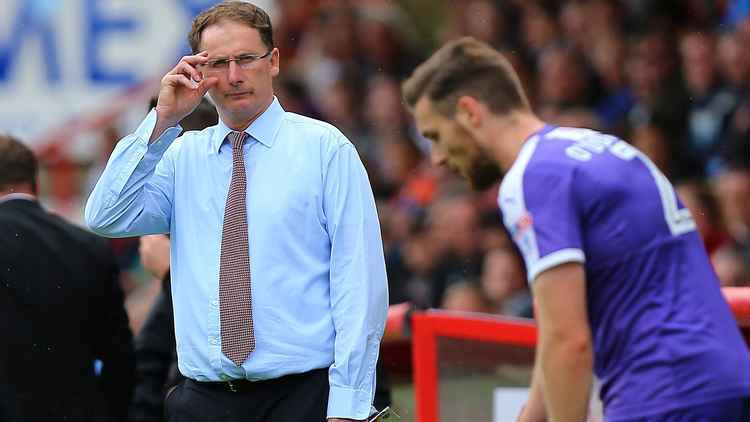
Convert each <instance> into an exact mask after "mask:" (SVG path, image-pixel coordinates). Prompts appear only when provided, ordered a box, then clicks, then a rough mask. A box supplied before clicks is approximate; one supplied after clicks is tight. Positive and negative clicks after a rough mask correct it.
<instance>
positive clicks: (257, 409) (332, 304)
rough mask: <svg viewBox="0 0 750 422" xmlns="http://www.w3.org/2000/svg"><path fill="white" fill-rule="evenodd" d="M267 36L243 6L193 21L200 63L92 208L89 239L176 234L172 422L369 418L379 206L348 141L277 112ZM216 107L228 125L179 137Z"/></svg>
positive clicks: (160, 108)
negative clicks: (232, 303)
mask: <svg viewBox="0 0 750 422" xmlns="http://www.w3.org/2000/svg"><path fill="white" fill-rule="evenodd" d="M271 34H272V29H271V22H270V18H269V17H268V15H267V14H266V13H265V12H264V11H263V10H262V9H260V8H258V7H256V6H254V5H252V4H250V3H246V2H225V3H221V4H219V5H217V6H214V7H212V8H211V9H208V10H206V11H204V12H203V13H201V14H200V15H198V16H197V17H196V18H195V20H194V22H193V28H192V30H191V33H190V35H189V41H190V44H191V47H192V48H193V51H194V53H196V54H194V55H192V56H186V57H183V58H182V60H180V62H179V63H178V64H177V65H176V66H175V67H174V68H173V69H172V70H171V71H170V72H169V73H168V74H167V75H166V76H164V78H163V79H162V85H161V90H160V92H159V100H158V103H157V106H156V108H155V109H154V110H152V111H151V112H150V113H149V114H148V116H147V117H146V118H145V120H144V121H143V122H142V123H141V124H140V126H139V127H138V129H137V130H136V131H135V132H134V133H133V134H131V135H128V136H126V137H125V138H124V139H122V140H121V141H120V142H119V143H118V144H117V147H116V148H115V150H114V152H113V153H112V156H111V158H110V160H109V163H108V164H107V168H106V170H105V171H104V173H103V174H102V176H101V179H100V180H99V182H98V183H97V185H96V187H95V189H94V191H93V192H92V194H91V197H90V198H89V200H88V203H87V204H86V211H85V219H86V223H87V224H88V225H89V227H91V229H92V230H93V231H95V232H96V233H99V234H102V235H105V236H111V237H119V236H140V235H144V234H153V233H170V234H171V240H172V252H171V274H172V294H173V299H174V313H175V331H176V338H177V354H178V364H179V368H180V372H182V374H183V375H185V376H186V377H187V378H188V380H187V381H186V382H185V383H184V384H181V385H180V386H178V387H177V388H176V389H175V390H174V391H171V392H170V393H169V394H168V395H167V399H166V400H167V402H166V404H165V407H166V409H167V413H168V414H169V420H175V421H182V420H185V419H183V418H184V417H185V415H190V418H191V419H190V420H196V421H198V420H200V421H213V420H226V421H268V420H273V421H274V422H276V421H282V422H283V421H298V420H323V419H325V418H328V420H329V421H342V420H363V419H365V418H366V417H367V416H368V415H369V414H370V410H371V404H372V400H373V394H374V384H375V377H374V374H375V363H376V360H377V357H378V350H379V344H380V339H381V336H382V333H383V329H384V325H385V317H386V312H387V303H388V301H387V283H386V273H385V264H384V260H383V250H382V242H381V238H380V228H379V224H378V218H377V214H376V211H375V201H374V198H373V194H372V190H371V187H370V184H369V181H368V179H367V174H366V172H365V170H364V167H363V165H362V162H361V160H360V158H359V156H358V154H357V152H356V150H355V149H354V147H353V145H352V144H351V143H350V142H349V141H348V140H347V139H346V138H345V137H344V135H343V134H341V132H340V131H338V130H337V129H336V128H335V127H333V126H331V125H329V124H327V123H324V122H320V121H317V120H313V119H310V118H307V117H303V116H299V115H296V114H293V113H288V112H285V111H284V109H283V108H282V106H281V104H279V102H278V100H277V99H276V98H275V97H274V95H273V90H272V80H273V77H275V76H276V75H278V73H279V50H278V49H276V48H274V47H273V38H272V35H271ZM207 92H208V93H209V95H210V97H211V99H212V100H213V102H214V103H215V104H216V108H217V111H218V113H219V117H220V121H219V123H218V124H217V125H216V126H212V127H209V128H207V129H204V130H202V131H192V132H186V133H184V134H183V135H182V136H179V134H180V132H181V128H180V127H179V126H177V122H179V121H180V120H181V119H182V118H183V117H184V116H186V115H187V114H189V113H190V112H191V111H192V110H193V109H194V108H195V107H196V106H197V104H198V103H199V102H200V99H201V98H202V97H203V96H204V95H205V93H207ZM238 132H239V134H241V133H242V132H244V133H245V134H246V140H245V142H244V144H243V145H241V146H238V147H237V148H241V155H237V154H238V153H237V152H235V156H234V157H233V144H232V142H230V139H229V138H232V139H235V135H231V136H229V135H230V134H237V136H239V134H238ZM178 136H179V137H178ZM233 158H234V161H233ZM238 159H239V160H240V161H239V162H240V163H242V162H243V161H244V174H245V175H246V194H245V195H244V197H245V201H244V202H245V207H243V209H244V210H245V211H246V216H247V217H246V220H247V224H246V227H247V247H246V251H247V252H246V256H245V257H244V259H245V260H248V258H249V264H250V265H249V268H247V266H246V267H245V268H243V269H239V270H237V271H238V272H240V273H241V272H244V273H247V275H248V276H250V277H249V279H250V280H248V283H249V286H250V289H249V290H250V292H249V293H250V297H251V306H250V314H251V323H250V324H249V326H247V327H245V326H243V327H241V328H242V333H243V335H245V334H247V333H248V332H250V336H251V337H252V338H253V342H254V348H253V347H251V350H252V351H251V352H250V353H249V356H248V357H247V358H244V360H242V359H240V363H239V364H237V363H235V362H234V361H233V360H236V359H230V358H228V357H227V356H226V354H225V353H224V352H223V350H224V349H223V347H222V345H223V346H224V347H227V346H228V345H229V344H232V345H233V346H234V344H233V343H238V342H239V343H242V342H244V341H245V340H240V338H230V339H228V338H222V335H221V333H222V332H223V330H224V327H223V326H222V324H223V323H224V322H223V320H224V315H223V314H222V311H221V309H220V308H221V306H220V303H224V302H222V300H224V299H221V300H220V273H221V272H222V268H221V267H222V266H223V265H224V264H225V259H224V254H222V248H227V249H228V248H229V247H230V246H234V244H236V243H238V242H234V241H233V242H232V243H233V244H232V245H227V244H224V245H223V244H222V236H223V235H224V237H225V238H226V233H227V231H224V234H223V230H224V226H225V222H226V221H228V220H226V218H228V217H227V216H225V208H228V207H225V206H226V205H227V198H228V195H229V193H230V181H232V186H235V185H234V180H232V179H233V177H235V173H236V172H237V170H238V169H237V168H236V167H237V162H238V161H237V160H238ZM240 167H242V166H240ZM233 189H234V188H233ZM233 224H234V223H233ZM243 224H244V222H243ZM233 227H234V226H233ZM232 234H233V235H236V234H237V232H236V231H235V232H232ZM247 255H249V257H248V256H247ZM235 275H236V274H235ZM222 283H223V281H222ZM221 288H222V289H223V287H221ZM242 293H247V292H242ZM225 312H226V311H225ZM241 338H244V337H241ZM243 346H247V345H243Z"/></svg>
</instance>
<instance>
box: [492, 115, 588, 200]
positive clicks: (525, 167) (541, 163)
mask: <svg viewBox="0 0 750 422" xmlns="http://www.w3.org/2000/svg"><path fill="white" fill-rule="evenodd" d="M560 129H573V130H576V129H575V128H563V127H556V126H547V127H545V128H544V129H542V130H541V131H539V132H538V133H536V134H534V135H533V136H531V137H530V138H529V139H528V140H526V142H525V143H524V145H523V147H522V148H521V151H520V152H519V154H518V157H516V160H515V161H514V163H513V165H512V166H511V168H510V170H509V171H508V172H507V173H506V175H505V177H504V178H503V182H502V184H501V185H500V196H501V197H502V196H506V197H517V196H521V195H523V194H524V187H525V186H529V185H544V179H548V180H549V178H560V177H568V176H569V175H570V174H571V173H573V172H575V171H576V168H577V167H578V166H579V165H580V163H581V162H580V161H578V160H571V159H570V157H569V155H568V154H567V153H566V149H568V148H569V147H571V146H574V145H575V138H574V137H571V136H568V135H567V134H566V133H565V132H557V131H559V130H560ZM573 133H577V130H576V132H573ZM537 178H538V179H540V180H539V182H540V183H532V184H529V183H525V181H529V180H530V179H537Z"/></svg>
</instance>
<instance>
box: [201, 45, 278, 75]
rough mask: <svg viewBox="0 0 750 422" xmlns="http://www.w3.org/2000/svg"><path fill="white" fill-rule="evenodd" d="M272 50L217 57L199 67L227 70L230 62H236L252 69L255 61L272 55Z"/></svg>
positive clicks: (219, 70)
mask: <svg viewBox="0 0 750 422" xmlns="http://www.w3.org/2000/svg"><path fill="white" fill-rule="evenodd" d="M271 52H272V50H268V52H266V54H240V55H239V56H237V57H234V58H229V57H227V58H225V59H216V60H209V61H207V62H206V63H204V64H200V65H198V66H197V67H198V68H199V69H200V70H202V71H208V72H225V71H227V70H228V69H229V62H236V63H237V66H239V67H240V69H244V70H247V69H250V67H252V65H253V63H255V62H257V61H258V60H261V59H265V58H266V57H268V56H269V55H271Z"/></svg>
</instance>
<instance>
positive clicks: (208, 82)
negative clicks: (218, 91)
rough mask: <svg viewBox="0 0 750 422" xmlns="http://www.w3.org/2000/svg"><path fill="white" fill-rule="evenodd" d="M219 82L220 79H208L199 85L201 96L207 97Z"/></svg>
mask: <svg viewBox="0 0 750 422" xmlns="http://www.w3.org/2000/svg"><path fill="white" fill-rule="evenodd" d="M218 82H219V78H214V77H210V78H206V79H204V80H202V81H201V82H200V84H198V92H200V93H201V95H206V92H208V90H209V89H211V87H212V86H214V85H216V84H217V83H218Z"/></svg>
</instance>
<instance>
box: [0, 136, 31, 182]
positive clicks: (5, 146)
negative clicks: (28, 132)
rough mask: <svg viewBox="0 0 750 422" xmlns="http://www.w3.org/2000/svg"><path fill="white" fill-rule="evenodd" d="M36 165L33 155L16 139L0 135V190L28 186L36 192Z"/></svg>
mask: <svg viewBox="0 0 750 422" xmlns="http://www.w3.org/2000/svg"><path fill="white" fill-rule="evenodd" d="M38 167H39V165H38V163H37V160H36V157H35V156H34V153H33V152H32V151H31V149H29V147H27V146H26V145H24V144H23V143H21V141H19V140H18V139H16V138H14V137H12V136H8V135H0V190H8V189H9V188H10V187H12V186H14V185H20V184H29V185H30V186H31V189H32V190H36V178H37V169H38Z"/></svg>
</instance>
